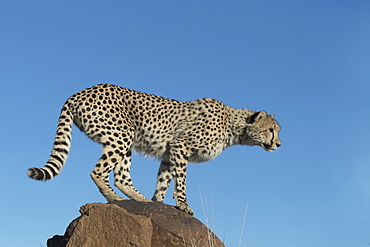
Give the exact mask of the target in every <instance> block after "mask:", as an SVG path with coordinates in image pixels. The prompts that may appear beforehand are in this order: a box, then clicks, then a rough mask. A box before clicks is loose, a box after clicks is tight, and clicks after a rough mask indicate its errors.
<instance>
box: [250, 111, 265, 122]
mask: <svg viewBox="0 0 370 247" xmlns="http://www.w3.org/2000/svg"><path fill="white" fill-rule="evenodd" d="M266 116H267V113H266V112H265V111H260V112H256V113H254V114H252V115H251V116H249V117H248V118H247V123H248V124H252V123H254V122H255V121H256V120H258V119H261V118H264V117H266Z"/></svg>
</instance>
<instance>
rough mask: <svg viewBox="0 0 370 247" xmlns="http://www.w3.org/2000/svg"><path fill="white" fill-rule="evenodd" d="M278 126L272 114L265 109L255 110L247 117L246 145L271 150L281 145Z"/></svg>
mask: <svg viewBox="0 0 370 247" xmlns="http://www.w3.org/2000/svg"><path fill="white" fill-rule="evenodd" d="M279 131H280V126H279V124H278V123H277V122H276V120H275V119H274V115H273V114H271V115H267V113H266V112H265V111H260V112H256V113H255V114H253V115H252V116H250V117H249V118H248V119H247V128H246V137H245V138H247V139H246V143H245V144H246V145H250V146H256V145H257V146H261V147H262V148H263V149H265V150H266V151H268V152H272V151H274V150H276V149H277V148H278V147H280V146H281V143H280V139H279Z"/></svg>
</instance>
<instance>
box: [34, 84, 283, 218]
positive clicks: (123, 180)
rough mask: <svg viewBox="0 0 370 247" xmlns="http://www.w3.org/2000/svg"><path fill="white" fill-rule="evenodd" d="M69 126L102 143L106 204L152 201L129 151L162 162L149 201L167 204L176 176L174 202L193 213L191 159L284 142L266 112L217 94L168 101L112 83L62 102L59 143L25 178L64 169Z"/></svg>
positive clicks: (97, 175)
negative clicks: (133, 172) (133, 171)
mask: <svg viewBox="0 0 370 247" xmlns="http://www.w3.org/2000/svg"><path fill="white" fill-rule="evenodd" d="M72 123H74V124H75V125H76V126H77V127H78V128H79V129H80V130H81V131H82V132H84V133H85V134H86V135H87V136H88V137H89V138H91V139H92V140H94V141H95V142H97V143H100V144H101V145H102V146H103V150H102V155H101V157H100V159H99V160H98V162H97V164H96V166H95V168H94V170H93V171H92V173H91V174H90V176H91V178H92V179H93V181H94V182H95V184H96V185H97V187H98V188H99V191H100V192H101V194H102V195H103V196H104V197H105V199H106V200H107V201H108V202H112V201H117V200H125V199H124V198H122V197H120V196H118V195H117V194H116V193H115V192H114V191H113V189H112V188H111V187H110V185H109V181H108V177H109V173H110V172H111V171H112V170H114V185H115V186H116V187H117V188H118V189H119V190H120V191H121V192H123V194H125V195H126V196H127V197H128V198H130V199H133V200H136V201H139V202H148V201H150V200H148V199H147V198H145V197H144V196H143V195H142V194H141V193H140V192H139V191H138V190H136V189H135V187H134V186H133V182H132V180H131V176H130V166H131V154H132V151H136V152H138V153H141V154H144V155H146V156H149V157H150V156H151V157H155V158H157V159H159V160H160V166H159V171H158V175H157V184H156V188H155V192H154V195H153V197H152V201H157V202H162V201H163V199H164V197H165V194H166V191H167V189H168V186H169V184H170V182H171V180H172V179H174V183H175V185H174V193H173V195H174V199H175V201H176V207H177V208H178V209H180V210H182V211H184V212H186V213H189V214H191V215H193V210H192V209H191V208H190V207H189V206H188V203H187V198H186V168H187V165H188V163H200V162H205V161H209V160H212V159H214V158H215V157H216V156H218V155H219V154H220V153H221V152H222V151H223V150H224V149H225V148H227V147H230V146H233V145H247V146H255V145H257V146H261V147H262V148H263V149H264V150H266V151H268V152H271V151H273V150H276V149H277V148H278V147H280V145H281V144H280V140H279V136H278V134H279V131H280V126H279V124H278V123H277V121H276V120H274V115H267V113H266V112H265V111H259V112H258V111H251V110H247V109H235V108H232V107H229V106H227V105H225V104H223V103H221V102H220V101H218V100H216V99H209V98H204V99H197V100H194V101H189V102H182V101H177V100H174V99H168V98H163V97H160V96H157V95H153V94H147V93H142V92H138V91H134V90H131V89H128V88H124V87H119V86H115V85H110V84H100V85H97V86H93V87H90V88H87V89H84V90H81V91H79V92H77V93H76V94H74V95H73V96H71V97H70V98H69V99H67V101H66V102H65V104H64V106H63V108H62V110H61V113H60V117H59V120H58V126H57V131H56V135H55V140H54V146H53V149H52V152H51V155H50V157H49V160H48V161H47V163H46V165H45V166H44V167H42V168H30V169H29V170H28V176H29V177H30V178H33V179H36V180H41V181H45V180H49V179H52V178H53V177H55V176H56V175H58V174H59V173H60V171H61V170H62V167H63V165H64V163H65V161H66V159H67V156H68V153H69V149H70V144H71V132H72Z"/></svg>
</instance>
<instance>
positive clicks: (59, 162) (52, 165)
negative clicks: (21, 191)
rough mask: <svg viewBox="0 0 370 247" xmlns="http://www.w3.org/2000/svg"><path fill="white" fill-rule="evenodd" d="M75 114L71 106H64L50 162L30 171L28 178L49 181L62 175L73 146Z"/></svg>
mask: <svg viewBox="0 0 370 247" xmlns="http://www.w3.org/2000/svg"><path fill="white" fill-rule="evenodd" d="M72 123H73V114H72V112H71V110H70V108H69V105H68V104H67V102H66V104H64V107H63V109H62V111H61V113H60V117H59V120H58V127H57V131H56V135H55V140H54V147H53V150H52V151H51V155H50V157H49V160H48V162H47V163H46V165H45V166H44V167H42V168H30V169H28V172H27V174H28V176H29V177H30V178H33V179H36V180H41V181H45V180H49V179H52V178H53V177H55V176H56V175H58V174H59V173H60V171H61V170H62V167H63V165H64V163H65V161H66V160H67V157H68V153H69V148H70V146H71V134H72Z"/></svg>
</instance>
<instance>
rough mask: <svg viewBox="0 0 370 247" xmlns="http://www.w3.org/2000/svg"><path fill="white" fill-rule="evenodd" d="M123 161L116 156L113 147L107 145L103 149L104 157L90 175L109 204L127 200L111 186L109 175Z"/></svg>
mask: <svg viewBox="0 0 370 247" xmlns="http://www.w3.org/2000/svg"><path fill="white" fill-rule="evenodd" d="M121 160H122V157H121V156H120V155H119V154H116V153H115V152H114V149H113V148H112V147H111V146H108V145H106V146H104V148H103V152H102V156H101V157H100V159H99V161H98V163H97V164H96V166H95V168H94V170H93V172H92V173H91V174H90V176H91V178H92V179H93V181H94V182H95V184H96V186H98V188H99V191H100V193H102V195H103V196H104V197H105V199H107V201H108V202H113V201H120V200H125V198H123V197H120V196H118V195H117V194H116V193H115V192H114V191H113V189H112V188H111V187H110V185H109V173H110V171H112V170H113V168H114V167H115V166H117V164H118V163H119V161H121Z"/></svg>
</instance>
